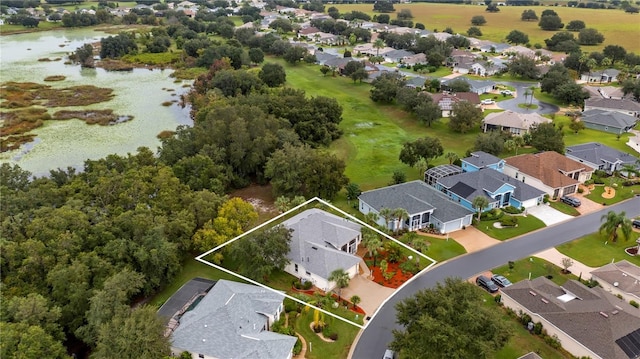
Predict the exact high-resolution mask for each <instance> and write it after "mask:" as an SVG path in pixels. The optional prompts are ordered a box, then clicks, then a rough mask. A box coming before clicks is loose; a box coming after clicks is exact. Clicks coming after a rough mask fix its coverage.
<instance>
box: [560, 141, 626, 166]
mask: <svg viewBox="0 0 640 359" xmlns="http://www.w3.org/2000/svg"><path fill="white" fill-rule="evenodd" d="M566 153H567V155H571V156H573V157H576V158H579V159H581V160H583V161H587V162H590V163H594V164H598V165H601V164H602V163H604V162H609V163H623V164H635V163H636V161H637V160H638V158H637V157H635V156H632V155H630V154H628V153H625V152H622V151H618V150H616V149H615V148H611V147H609V146H606V145H603V144H601V143H598V142H589V143H583V144H580V145H575V146H569V147H567V149H566Z"/></svg>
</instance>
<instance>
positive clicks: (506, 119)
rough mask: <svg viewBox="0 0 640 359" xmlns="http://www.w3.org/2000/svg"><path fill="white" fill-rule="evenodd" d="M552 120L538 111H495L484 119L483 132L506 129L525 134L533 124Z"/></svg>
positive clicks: (512, 132)
mask: <svg viewBox="0 0 640 359" xmlns="http://www.w3.org/2000/svg"><path fill="white" fill-rule="evenodd" d="M550 122H551V120H550V119H548V118H546V117H542V116H540V115H539V114H537V113H535V112H534V113H518V112H513V111H510V110H507V111H503V112H493V113H490V114H488V115H487V117H485V118H484V119H483V120H482V132H487V131H495V130H498V131H505V132H508V133H510V134H512V135H518V136H521V135H524V134H525V133H527V132H529V130H530V129H531V127H532V126H537V125H539V124H541V123H550Z"/></svg>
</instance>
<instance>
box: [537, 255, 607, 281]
mask: <svg viewBox="0 0 640 359" xmlns="http://www.w3.org/2000/svg"><path fill="white" fill-rule="evenodd" d="M534 256H535V257H538V258H542V259H544V260H546V261H548V262H551V263H553V264H555V265H557V266H558V267H560V268H564V267H563V266H562V258H567V256H566V255H564V254H562V253H560V252H558V250H557V249H555V248H549V249H547V250H544V251H542V252H540V253H536V254H534ZM571 260H572V261H573V265H572V266H571V267H569V270H570V271H571V273H573V274H575V275H576V276H580V274H582V279H588V278H591V271H593V270H595V269H597V268H593V267H589V266H587V265H586V264H583V263H580V262H578V261H577V260H575V259H573V258H571Z"/></svg>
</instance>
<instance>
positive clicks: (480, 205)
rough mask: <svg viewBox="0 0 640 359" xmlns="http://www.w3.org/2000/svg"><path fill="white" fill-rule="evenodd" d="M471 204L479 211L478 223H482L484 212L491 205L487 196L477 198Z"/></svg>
mask: <svg viewBox="0 0 640 359" xmlns="http://www.w3.org/2000/svg"><path fill="white" fill-rule="evenodd" d="M471 204H472V205H473V208H475V209H476V210H477V211H478V221H480V216H481V215H482V210H483V209H485V207H487V206H488V205H489V200H488V199H487V197H485V196H477V197H475V198H474V199H473V201H472V202H471Z"/></svg>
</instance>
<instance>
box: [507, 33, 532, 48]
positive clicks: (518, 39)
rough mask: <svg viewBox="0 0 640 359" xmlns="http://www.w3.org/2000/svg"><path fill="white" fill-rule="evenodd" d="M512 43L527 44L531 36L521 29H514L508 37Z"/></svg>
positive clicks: (508, 40)
mask: <svg viewBox="0 0 640 359" xmlns="http://www.w3.org/2000/svg"><path fill="white" fill-rule="evenodd" d="M506 40H507V42H508V43H510V44H514V45H518V44H526V43H528V42H529V36H528V35H527V34H525V33H524V32H522V31H520V30H512V31H511V32H510V33H509V34H508V35H507V37H506Z"/></svg>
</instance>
